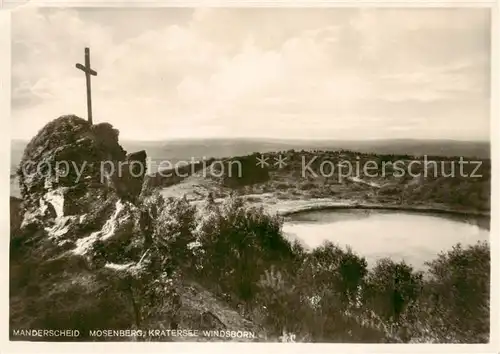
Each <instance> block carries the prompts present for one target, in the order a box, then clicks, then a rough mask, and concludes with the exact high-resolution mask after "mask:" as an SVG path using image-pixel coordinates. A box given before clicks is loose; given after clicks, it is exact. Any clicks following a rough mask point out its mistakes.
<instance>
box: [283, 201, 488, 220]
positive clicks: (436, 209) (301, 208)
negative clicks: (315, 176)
mask: <svg viewBox="0 0 500 354" xmlns="http://www.w3.org/2000/svg"><path fill="white" fill-rule="evenodd" d="M308 202H311V204H304V205H292V206H290V207H289V208H280V207H279V206H278V207H277V208H276V209H277V212H278V214H280V215H281V216H292V215H296V214H302V213H307V212H311V211H321V210H335V209H360V210H369V209H373V210H388V211H406V212H418V213H422V214H427V213H428V214H447V215H455V216H472V217H488V218H489V217H491V214H490V212H489V211H480V210H470V209H455V208H450V207H447V206H444V205H391V204H382V203H364V202H352V201H333V200H318V201H314V200H311V201H308Z"/></svg>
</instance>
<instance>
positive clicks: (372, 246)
mask: <svg viewBox="0 0 500 354" xmlns="http://www.w3.org/2000/svg"><path fill="white" fill-rule="evenodd" d="M283 231H284V232H285V234H286V235H287V236H288V237H289V238H291V239H299V240H301V241H302V243H303V244H304V245H306V246H308V247H309V248H314V247H317V246H319V245H321V244H322V243H323V242H325V241H331V242H333V243H335V244H337V245H339V246H341V247H342V248H344V249H345V247H346V246H350V247H351V248H352V250H353V251H354V252H356V253H357V254H359V255H360V256H364V257H365V258H366V260H367V262H368V265H369V266H373V265H374V264H375V262H376V261H377V259H380V258H384V257H389V258H391V259H392V260H394V261H401V260H405V261H406V262H407V263H409V264H411V265H413V266H414V267H415V268H417V269H423V268H424V262H426V261H429V260H432V259H434V258H436V256H437V255H438V254H439V252H441V251H447V250H450V249H451V248H452V246H453V245H455V244H457V243H459V242H460V243H462V244H463V245H470V244H475V243H476V242H477V241H488V240H489V218H486V217H483V218H471V217H456V216H447V215H446V216H445V215H441V214H439V215H433V214H425V213H413V212H395V211H381V210H359V209H356V210H354V209H338V210H323V211H312V212H304V213H300V214H295V215H293V216H290V217H289V218H288V220H287V221H286V222H285V224H284V226H283Z"/></svg>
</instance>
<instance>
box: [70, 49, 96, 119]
mask: <svg viewBox="0 0 500 354" xmlns="http://www.w3.org/2000/svg"><path fill="white" fill-rule="evenodd" d="M75 66H76V68H77V69H80V70H82V71H83V72H84V73H85V81H86V84H87V116H88V121H89V123H90V124H93V122H92V96H91V88H90V76H97V72H96V71H95V70H93V69H91V68H90V49H89V48H85V65H82V64H80V63H78V64H76V65H75Z"/></svg>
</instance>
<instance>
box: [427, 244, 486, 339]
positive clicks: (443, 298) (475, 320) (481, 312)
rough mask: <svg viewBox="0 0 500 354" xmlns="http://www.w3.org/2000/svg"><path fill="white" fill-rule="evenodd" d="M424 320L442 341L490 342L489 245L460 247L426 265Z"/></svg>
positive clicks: (455, 247)
mask: <svg viewBox="0 0 500 354" xmlns="http://www.w3.org/2000/svg"><path fill="white" fill-rule="evenodd" d="M427 265H428V267H429V270H428V274H429V279H428V280H427V281H426V284H425V288H424V290H425V297H424V298H423V300H422V311H423V312H425V314H424V313H423V314H422V317H425V318H426V319H427V321H428V322H427V323H426V326H427V327H429V328H430V329H431V331H432V332H433V333H434V334H435V336H436V337H437V338H438V339H439V340H440V341H455V342H466V343H471V342H487V341H488V338H489V312H490V311H489V296H490V251H489V246H488V244H487V243H486V242H479V243H477V244H476V245H472V246H468V247H467V248H463V247H462V246H461V245H460V244H458V245H456V246H454V247H453V249H452V250H450V251H448V252H443V253H441V254H440V255H439V256H438V257H437V258H436V259H435V260H433V261H431V262H428V263H427Z"/></svg>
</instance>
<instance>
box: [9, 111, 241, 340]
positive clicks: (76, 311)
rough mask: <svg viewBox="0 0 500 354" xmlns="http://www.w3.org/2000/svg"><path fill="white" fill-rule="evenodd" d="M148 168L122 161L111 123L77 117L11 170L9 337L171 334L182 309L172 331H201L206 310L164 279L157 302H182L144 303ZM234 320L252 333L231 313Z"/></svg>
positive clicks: (64, 121)
mask: <svg viewBox="0 0 500 354" xmlns="http://www.w3.org/2000/svg"><path fill="white" fill-rule="evenodd" d="M145 160H146V153H145V152H144V151H139V152H135V153H131V154H128V155H127V153H126V151H125V150H124V149H123V148H122V147H121V146H120V144H119V142H118V131H117V130H116V129H114V128H113V127H112V126H111V125H110V124H107V123H103V124H98V125H94V126H92V125H90V124H89V123H88V122H87V121H85V120H83V119H81V118H78V117H76V116H63V117H60V118H58V119H56V120H54V121H52V122H50V123H49V124H47V125H46V126H45V127H44V128H43V129H42V130H40V132H39V133H38V134H37V135H36V136H35V137H34V138H33V139H32V140H31V141H30V143H29V144H28V145H27V147H26V149H25V151H24V155H23V158H22V161H21V164H20V166H19V169H18V171H17V175H18V178H19V184H20V190H21V194H22V201H19V200H14V202H12V200H11V203H12V204H11V213H12V212H13V213H14V214H16V216H17V217H11V228H12V230H11V247H10V257H11V269H10V289H11V293H10V310H11V317H10V324H11V328H48V329H55V328H59V329H78V330H80V332H81V336H80V338H75V339H77V340H78V339H80V340H82V339H83V340H89V337H88V336H89V330H91V329H106V328H109V329H120V328H123V329H130V328H133V327H139V326H143V325H145V324H149V325H151V324H153V325H154V326H156V328H159V327H158V326H161V327H162V328H164V327H165V326H167V327H168V326H169V325H171V324H172V318H174V317H175V318H177V317H178V316H177V315H175V316H174V315H173V312H172V311H174V312H176V311H177V312H178V311H179V310H180V309H181V308H186V306H187V308H188V310H187V311H184V312H185V313H190V315H189V316H188V318H187V317H186V318H180V319H177V320H176V321H177V322H178V323H176V324H175V325H176V326H177V325H178V324H179V321H180V323H181V324H184V325H185V326H187V327H190V328H196V327H197V325H198V324H199V323H198V324H197V321H198V320H197V319H196V318H197V317H199V316H197V315H196V314H197V313H198V314H200V316H201V314H202V313H204V312H206V311H207V310H210V307H207V306H201V305H200V304H198V305H196V306H197V307H195V308H193V306H191V305H185V304H186V303H187V304H189V303H193V302H192V301H191V302H190V301H186V299H184V300H182V298H183V297H184V298H185V297H186V296H187V297H188V298H191V299H192V298H193V296H192V293H193V290H192V289H193V288H192V287H188V288H189V289H191V290H189V291H183V289H187V288H186V286H185V284H184V285H182V286H181V285H179V284H180V283H179V282H177V283H174V282H173V281H172V280H170V279H169V280H168V281H167V282H164V283H162V284H169V285H168V286H166V287H163V288H161V289H160V290H158V289H156V291H157V294H156V295H158V296H157V297H159V298H162V299H163V298H165V299H166V298H169V299H170V298H173V299H178V298H179V296H180V298H181V300H180V301H178V300H176V301H175V303H176V305H175V306H174V307H172V304H171V303H169V304H167V303H168V301H164V302H162V303H161V304H159V305H158V304H156V305H151V304H147V305H146V302H145V301H146V300H145V297H147V296H149V295H150V293H151V292H150V291H149V290H148V289H150V288H151V284H157V283H158V279H157V277H158V276H159V275H158V274H156V273H155V274H153V273H151V272H148V269H147V268H146V265H147V264H148V247H149V243H148V242H150V241H151V240H150V235H148V230H149V229H151V227H150V225H147V224H148V223H149V222H151V220H148V219H147V218H146V219H144V218H143V215H144V205H143V198H142V196H141V188H142V186H143V180H144V174H145V168H141V164H142V166H143V167H145ZM148 236H149V238H148ZM162 276H163V275H162ZM176 284H177V285H176ZM162 286H163V285H162ZM158 291H159V294H158ZM195 293H196V291H195ZM197 293H198V294H201V293H202V292H201V291H198V292H197ZM183 294H184V295H183ZM189 294H191V295H189ZM203 294H204V297H205V298H206V297H209V294H207V293H206V292H203ZM211 301H212V302H214V303H216V301H215V300H214V299H211ZM167 305H168V306H167ZM205 305H206V303H205ZM151 306H153V311H152V307H151ZM154 306H156V307H154ZM218 306H219V308H220V307H223V306H222V305H218ZM212 308H214V310H213V311H215V312H217V311H218V310H217V308H218V307H217V306H212ZM147 312H148V313H151V312H154V313H155V321H156V322H154V323H151V322H148V321H147V318H146V317H147V315H146V313H147ZM226 312H227V311H226ZM193 314H194V315H193ZM176 316H177V317H176ZM235 319H236V320H235ZM232 321H233V322H234V321H236V322H238V321H239V322H240V323H241V328H248V326H249V324H248V321H245V320H243V319H239V317H238V316H237V314H236V313H233V318H232ZM13 339H15V338H13ZM34 339H35V338H34ZM39 339H40V338H39ZM96 339H98V340H99V339H100V340H102V339H103V338H90V340H96ZM63 340H68V338H63ZM121 340H123V338H121Z"/></svg>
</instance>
